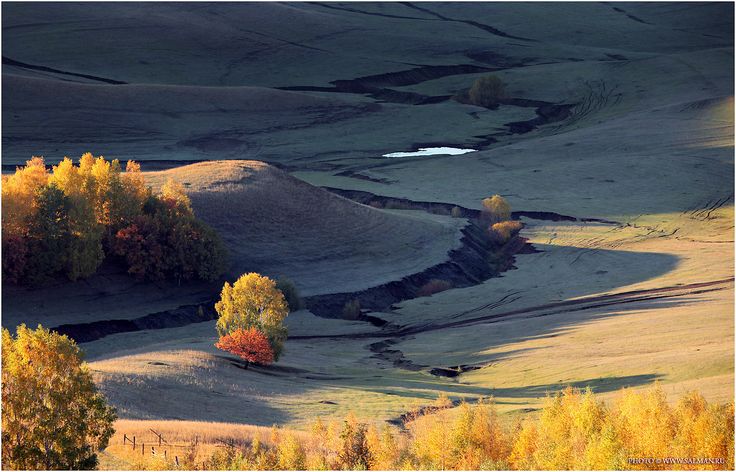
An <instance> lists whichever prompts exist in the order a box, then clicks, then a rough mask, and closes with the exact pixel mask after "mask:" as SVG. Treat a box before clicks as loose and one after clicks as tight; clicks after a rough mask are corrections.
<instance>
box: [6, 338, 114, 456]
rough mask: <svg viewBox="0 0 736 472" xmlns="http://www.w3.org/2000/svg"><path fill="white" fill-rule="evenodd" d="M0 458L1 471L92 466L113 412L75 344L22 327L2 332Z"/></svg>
mask: <svg viewBox="0 0 736 472" xmlns="http://www.w3.org/2000/svg"><path fill="white" fill-rule="evenodd" d="M2 352H3V355H2V410H3V415H2V460H3V468H7V469H92V468H94V467H95V465H96V464H97V456H96V453H97V451H99V450H101V449H104V448H105V447H106V446H107V443H108V440H109V439H110V437H111V436H112V434H113V428H112V425H113V422H114V420H115V413H114V411H113V410H112V409H111V408H110V407H108V406H107V405H106V403H105V399H104V397H103V396H102V395H101V394H100V393H99V392H98V391H97V389H96V387H95V385H94V383H93V382H92V376H91V374H90V373H89V370H88V369H87V366H86V364H84V363H83V362H82V355H81V352H80V351H79V348H78V347H77V345H76V343H74V341H72V340H71V339H69V338H68V337H66V336H61V335H59V334H58V333H55V332H52V331H49V330H47V329H44V328H43V327H41V326H40V325H39V326H38V329H36V330H31V329H28V328H27V327H26V326H25V325H21V326H19V327H18V329H17V333H16V336H15V337H13V336H12V335H11V334H10V332H9V331H8V330H7V329H3V330H2Z"/></svg>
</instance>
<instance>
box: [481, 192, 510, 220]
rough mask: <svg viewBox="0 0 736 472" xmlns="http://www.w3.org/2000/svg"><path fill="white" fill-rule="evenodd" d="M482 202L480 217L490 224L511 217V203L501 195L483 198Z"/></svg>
mask: <svg viewBox="0 0 736 472" xmlns="http://www.w3.org/2000/svg"><path fill="white" fill-rule="evenodd" d="M482 204H483V208H482V209H481V217H483V218H484V219H486V220H489V221H490V223H491V224H493V223H498V222H501V221H508V220H510V219H511V205H509V202H507V201H506V199H505V198H503V197H502V196H501V195H493V196H492V197H488V198H484V199H483V202H482Z"/></svg>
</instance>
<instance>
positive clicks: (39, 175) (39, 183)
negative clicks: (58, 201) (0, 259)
mask: <svg viewBox="0 0 736 472" xmlns="http://www.w3.org/2000/svg"><path fill="white" fill-rule="evenodd" d="M48 182H49V173H48V171H47V170H46V165H45V164H44V162H43V158H42V157H34V158H32V159H31V160H29V161H27V162H26V165H25V167H19V168H17V169H16V171H15V173H14V174H11V175H4V176H3V178H2V183H3V185H2V202H3V204H2V217H3V223H2V226H3V228H2V229H3V237H4V238H5V237H8V236H11V235H13V236H23V235H25V234H26V232H27V229H28V221H29V220H30V219H31V217H32V216H33V215H34V213H35V211H36V210H37V206H36V204H35V198H36V194H37V193H38V191H39V190H40V189H41V188H42V187H45V186H46V184H48Z"/></svg>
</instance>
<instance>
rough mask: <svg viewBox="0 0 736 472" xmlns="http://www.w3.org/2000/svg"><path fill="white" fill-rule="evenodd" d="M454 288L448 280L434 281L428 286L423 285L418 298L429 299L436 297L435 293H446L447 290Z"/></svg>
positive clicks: (428, 283) (427, 284)
mask: <svg viewBox="0 0 736 472" xmlns="http://www.w3.org/2000/svg"><path fill="white" fill-rule="evenodd" d="M451 288H452V283H451V282H449V281H447V280H441V279H432V280H430V281H429V282H427V283H426V284H424V285H422V286H421V287H420V288H419V290H417V296H418V297H429V296H431V295H434V294H435V293H440V292H444V291H445V290H450V289H451Z"/></svg>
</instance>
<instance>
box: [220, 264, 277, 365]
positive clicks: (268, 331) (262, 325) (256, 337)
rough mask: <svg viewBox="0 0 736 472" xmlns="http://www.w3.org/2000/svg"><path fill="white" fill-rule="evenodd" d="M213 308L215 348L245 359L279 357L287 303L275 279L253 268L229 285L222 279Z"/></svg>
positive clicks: (257, 360)
mask: <svg viewBox="0 0 736 472" xmlns="http://www.w3.org/2000/svg"><path fill="white" fill-rule="evenodd" d="M215 310H216V311H217V314H218V315H219V318H218V319H217V325H216V327H217V333H218V334H219V336H220V340H219V341H218V343H217V344H216V346H217V347H218V348H220V349H223V350H225V351H228V352H231V353H233V354H235V355H237V356H239V357H241V358H242V359H243V360H245V361H246V362H255V363H259V364H269V363H271V362H273V361H276V360H278V358H279V356H280V355H281V352H282V350H283V347H284V342H285V341H286V336H287V334H288V333H287V329H286V326H284V324H283V321H284V318H286V316H288V314H289V307H288V305H287V302H286V299H285V298H284V295H283V294H282V293H281V291H280V290H279V289H278V288H277V287H276V282H274V281H273V280H271V279H270V278H268V277H265V276H263V275H260V274H256V273H255V272H251V273H249V274H243V275H241V276H240V278H238V280H236V281H235V283H234V284H232V285H230V283H229V282H225V285H224V286H223V287H222V292H221V294H220V301H218V302H217V303H216V304H215ZM264 340H265V341H266V342H265V343H264Z"/></svg>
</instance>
